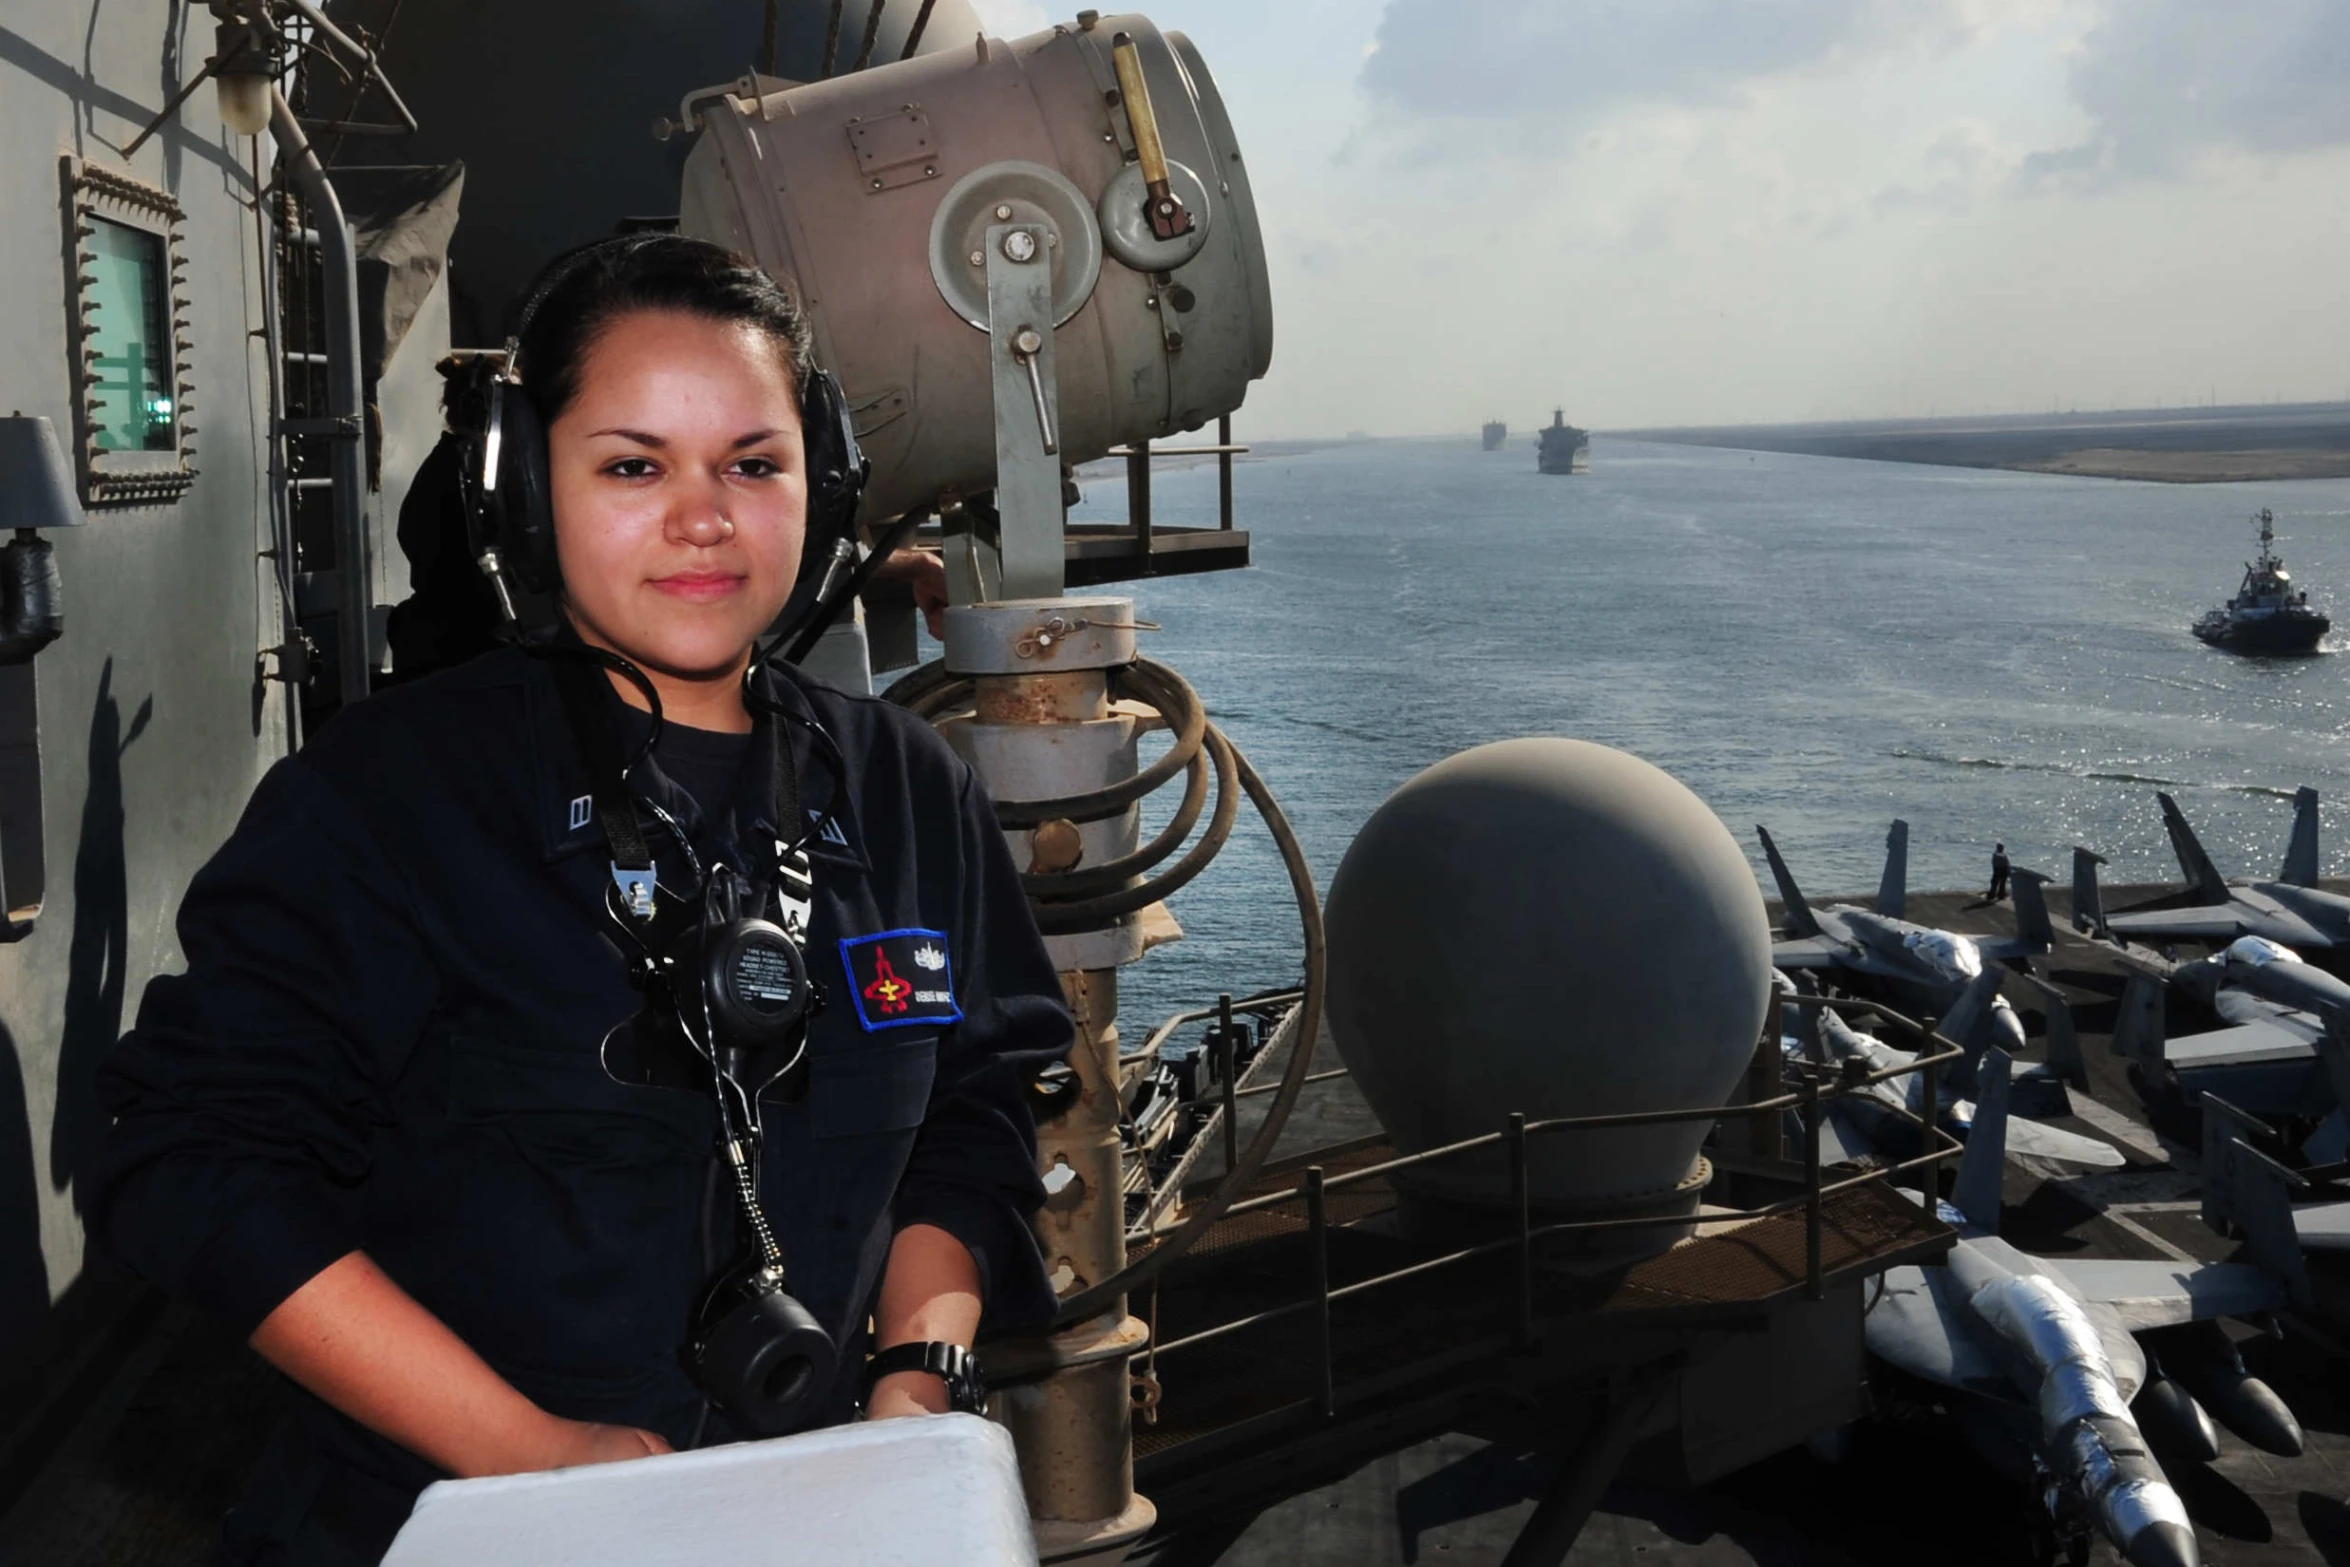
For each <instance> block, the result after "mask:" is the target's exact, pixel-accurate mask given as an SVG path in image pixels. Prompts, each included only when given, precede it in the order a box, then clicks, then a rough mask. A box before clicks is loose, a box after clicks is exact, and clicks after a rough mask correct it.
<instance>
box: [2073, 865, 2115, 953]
mask: <svg viewBox="0 0 2350 1567" xmlns="http://www.w3.org/2000/svg"><path fill="white" fill-rule="evenodd" d="M2104 863H2105V856H2104V855H2102V854H2095V853H2092V852H2090V851H2089V850H2087V849H2084V848H2082V847H2081V846H2080V845H2079V844H2075V845H2073V929H2075V930H2084V931H2087V932H2088V933H2089V934H2090V935H2092V936H2109V935H2111V934H2113V933H2112V932H2111V931H2109V930H2107V929H2106V928H2105V894H2104V892H2103V891H2102V890H2100V889H2099V887H2098V885H2097V867H2098V866H2100V865H2103V864H2104Z"/></svg>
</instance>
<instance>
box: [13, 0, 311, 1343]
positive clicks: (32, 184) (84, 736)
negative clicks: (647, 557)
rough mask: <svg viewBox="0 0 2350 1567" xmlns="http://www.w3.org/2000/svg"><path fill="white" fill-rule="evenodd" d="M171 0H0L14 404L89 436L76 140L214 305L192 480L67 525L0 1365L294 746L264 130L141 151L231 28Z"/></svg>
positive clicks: (181, 129)
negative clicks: (171, 993)
mask: <svg viewBox="0 0 2350 1567" xmlns="http://www.w3.org/2000/svg"><path fill="white" fill-rule="evenodd" d="M189 9H190V8H189V7H187V6H185V5H183V4H173V3H166V0H0V220H4V223H5V227H4V229H0V232H5V233H6V234H7V236H8V239H7V243H6V244H5V245H4V246H0V411H17V410H21V411H23V412H25V413H33V414H46V415H47V416H49V418H50V419H51V420H53V421H54V422H55V424H56V426H57V428H58V431H59V432H60V435H61V437H62V438H64V439H65V440H66V441H67V442H68V443H69V445H70V443H71V441H72V439H73V437H72V435H71V433H70V432H72V431H73V430H74V428H75V426H74V419H73V407H72V403H73V399H74V396H75V391H74V380H73V376H72V368H71V361H70V360H69V358H68V355H69V353H70V352H71V351H72V350H73V349H74V348H76V347H78V341H77V340H75V339H73V338H71V337H69V335H68V331H67V320H68V317H67V310H68V307H69V304H70V301H71V293H70V289H71V282H72V280H71V269H70V267H69V266H68V265H67V261H66V251H67V238H68V235H67V229H68V227H69V225H70V222H71V219H70V217H69V216H68V209H67V208H66V206H65V203H64V198H63V182H62V178H61V175H60V169H59V159H60V156H61V155H64V154H73V155H75V156H78V157H80V158H83V159H85V160H87V161H88V162H90V163H93V164H97V165H101V166H103V167H106V168H110V169H113V170H116V171H117V172H121V173H125V174H129V175H131V176H132V177H134V178H136V179H139V180H141V181H143V182H145V183H146V184H149V185H153V186H159V187H161V188H162V189H164V190H166V191H168V192H170V193H171V194H172V195H174V196H175V197H177V198H178V200H179V202H180V203H181V205H182V206H183V207H184V208H185V209H186V213H187V221H186V224H185V227H184V229H183V246H182V251H183V254H184V255H185V256H186V257H187V261H188V267H187V282H186V292H187V293H188V294H189V296H190V297H191V302H192V304H193V306H194V308H193V310H192V311H191V313H190V314H191V334H190V335H191V336H192V337H193V339H194V349H193V352H192V354H191V355H190V356H189V360H188V362H189V363H190V364H191V365H192V367H193V375H192V377H191V379H192V380H193V381H194V383H195V385H194V392H193V395H192V399H191V401H192V406H193V417H194V422H195V424H196V426H197V430H196V434H195V438H194V458H193V460H194V462H195V465H196V466H197V467H198V468H199V469H200V470H201V473H200V474H199V476H198V477H197V479H196V481H195V485H194V487H193V488H192V489H191V490H189V491H188V493H187V494H186V495H184V496H182V497H181V498H180V499H179V500H177V501H175V502H172V503H170V504H164V505H138V506H111V507H95V508H92V509H91V510H90V512H89V521H88V524H87V526H85V527H82V528H80V529H77V530H73V531H71V532H66V533H61V534H57V535H53V537H54V539H55V542H56V545H57V561H58V567H59V570H60V572H61V573H62V575H63V578H64V586H65V612H66V630H65V635H64V637H63V638H62V639H61V640H60V641H59V642H57V643H56V644H54V645H53V646H51V647H50V648H48V649H47V650H46V651H44V652H43V653H42V654H41V655H40V657H39V660H38V662H37V664H36V666H35V668H36V672H37V681H38V685H39V690H40V703H41V728H42V751H43V775H44V783H45V793H46V805H47V846H48V860H49V896H48V902H47V906H46V908H45V910H44V911H43V913H42V915H41V917H40V920H39V922H38V924H37V926H36V928H35V929H34V931H33V932H32V934H31V935H30V936H29V937H27V938H26V939H25V940H23V941H22V942H19V943H17V944H16V945H13V946H7V947H0V1379H4V1378H5V1376H6V1374H7V1373H8V1372H9V1371H11V1370H14V1369H16V1368H14V1367H13V1366H10V1365H9V1364H8V1363H7V1362H8V1356H9V1354H10V1346H13V1345H21V1344H22V1343H24V1341H25V1338H26V1332H27V1329H28V1327H29V1326H30V1324H31V1323H32V1322H34V1321H37V1320H38V1319H39V1317H40V1316H41V1314H43V1313H44V1312H45V1311H46V1309H47V1307H48V1305H49V1302H50V1300H51V1299H52V1298H53V1297H54V1296H55V1295H57V1294H59V1293H61V1292H62V1291H63V1290H64V1289H65V1288H66V1287H67V1286H68V1285H69V1284H71V1283H72V1282H73V1280H74V1278H75V1277H76V1275H77V1274H78V1273H79V1272H80V1271H81V1268H82V1261H83V1237H82V1229H81V1224H80V1222H79V1219H78V1218H77V1216H76V1210H75V1189H74V1188H75V1185H76V1181H77V1178H78V1176H79V1174H80V1172H81V1170H82V1168H83V1166H84V1164H85V1162H86V1160H87V1158H88V1155H89V1151H90V1148H91V1144H92V1139H93V1135H94V1133H95V1131H96V1129H97V1127H98V1125H99V1123H100V1118H99V1115H98V1110H97V1106H96V1104H95V1100H94V1096H93V1093H92V1089H91V1082H92V1072H93V1069H94V1067H95V1064H96V1062H97V1060H98V1058H99V1057H100V1056H101V1055H103V1054H104V1052H105V1051H106V1049H107V1048H108V1047H109V1046H110V1045H111V1044H112V1043H113V1041H114V1038H115V1036H116V1034H117V1033H118V1032H119V1030H120V1027H121V1024H122V1023H123V1022H124V1021H125V1019H126V1018H127V1017H128V1016H130V1015H131V1014H132V1013H133V1012H135V1010H136V1008H137V1005H138V999H139V995H140V992H141V991H142V989H143V988H144V987H145V984H146V981H147V978H148V976H149V975H151V974H153V973H155V972H156V971H157V970H159V969H164V968H168V967H170V966H172V965H173V964H174V963H175V962H176V961H177V959H178V948H177V942H176V938H175V936H174V933H173V930H172V917H173V915H174V913H175V912H176V910H177V909H178V906H179V901H180V894H181V892H182V890H183V889H184V888H185V886H186V884H187V880H188V877H189V876H190V874H192V873H193V871H194V870H195V869H196V867H197V866H198V865H200V864H202V863H203V861H204V859H205V857H206V856H208V855H209V854H210V853H211V852H212V850H213V849H214V848H215V847H216V846H217V845H218V844H219V842H220V841H221V839H222V838H223V837H224V836H226V834H227V833H228V831H229V829H230V827H231V826H232V825H233V824H234V823H235V821H236V818H237V814H238V812H239V810H240V809H241V808H242V807H243V805H244V803H245V798H246V796H247V795H248V794H249V793H250V791H251V790H252V787H253V785H254V783H255V781H256V780H257V779H258V778H259V776H260V774H261V773H262V771H263V770H264V769H265V768H266V767H267V766H268V765H269V763H270V762H271V761H272V760H274V759H275V758H276V757H278V756H279V755H281V754H282V753H283V752H284V750H285V749H286V745H287V740H288V735H289V722H290V714H289V705H288V701H287V696H286V692H285V689H284V688H283V687H282V686H279V685H276V684H274V683H273V684H270V685H268V686H266V687H264V686H263V685H261V684H259V683H258V681H257V675H258V653H259V650H260V649H261V648H262V647H264V646H268V645H274V644H275V643H276V642H277V641H278V640H279V637H278V634H277V632H276V629H275V628H276V626H277V624H278V613H279V611H278V606H277V603H276V595H275V592H274V589H273V588H272V587H271V585H270V583H269V578H268V573H267V569H266V567H267V563H266V562H265V561H262V560H261V559H259V558H258V551H259V550H260V549H262V548H264V547H266V531H265V530H266V523H265V519H266V515H267V514H266V510H265V507H264V504H263V501H264V495H263V486H264V477H265V475H266V473H267V459H266V454H265V452H264V450H263V436H264V432H265V430H266V425H267V420H268V410H267V394H266V390H265V386H266V383H265V382H264V381H262V380H261V376H262V374H263V355H262V347H261V342H260V340H259V339H258V338H249V337H248V336H247V332H248V330H249V329H251V328H254V327H257V326H259V325H260V323H261V314H260V310H261V297H262V292H261V281H260V277H259V274H258V267H259V265H260V261H259V256H258V253H257V250H256V244H255V231H254V218H253V215H252V213H251V210H250V207H249V205H248V204H249V203H250V201H251V199H252V195H253V178H252V173H251V168H252V164H251V157H252V145H251V143H250V142H245V141H239V140H237V139H235V138H231V137H229V136H228V135H227V134H226V133H225V132H223V131H222V129H221V127H220V122H219V118H218V115H217V112H216V111H215V109H214V107H213V101H212V95H211V93H210V91H209V90H206V91H203V92H200V93H198V94H197V95H196V96H195V97H194V98H192V99H190V100H189V103H188V106H187V108H186V110H185V111H184V112H183V114H182V115H181V117H180V121H179V124H178V126H177V127H176V128H174V129H171V130H168V131H166V132H164V133H163V134H161V135H159V136H157V137H155V138H154V139H152V140H150V141H149V142H148V144H147V145H146V146H144V147H142V148H140V149H139V152H138V154H137V156H136V157H134V158H130V159H127V160H126V159H125V158H123V156H122V155H121V153H120V151H119V149H120V147H121V146H122V145H123V144H124V143H126V142H128V141H129V140H130V138H131V137H132V136H134V135H135V134H137V131H138V128H139V127H140V125H142V124H143V123H144V122H145V121H146V120H147V119H148V118H149V117H150V116H152V115H153V114H154V113H155V112H156V111H157V110H158V109H160V108H161V106H162V105H163V103H164V102H165V101H166V99H167V98H168V97H169V95H170V93H171V91H172V90H173V88H174V87H175V85H176V84H177V82H178V81H179V80H180V79H181V76H182V73H183V71H186V70H192V69H194V68H195V67H196V66H197V65H198V64H200V63H201V62H202V60H203V59H204V57H205V56H206V55H207V54H208V53H209V52H210V50H211V44H212V37H211V19H210V17H209V15H208V14H207V13H205V12H203V11H202V10H201V9H200V8H198V9H197V10H196V20H195V21H194V22H193V23H191V22H190V19H189Z"/></svg>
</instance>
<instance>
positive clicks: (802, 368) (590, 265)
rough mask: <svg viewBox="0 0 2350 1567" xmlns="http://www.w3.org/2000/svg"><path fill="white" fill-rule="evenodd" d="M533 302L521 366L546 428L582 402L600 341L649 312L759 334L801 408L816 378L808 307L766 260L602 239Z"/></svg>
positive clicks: (657, 240)
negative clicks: (787, 375) (584, 375)
mask: <svg viewBox="0 0 2350 1567" xmlns="http://www.w3.org/2000/svg"><path fill="white" fill-rule="evenodd" d="M524 298H525V299H526V300H528V301H529V302H528V303H527V304H525V305H524V306H523V309H522V314H521V318H520V321H519V325H520V326H521V329H522V338H521V352H520V357H519V358H518V360H517V361H516V364H517V368H518V370H519V371H520V373H521V378H522V384H523V386H524V388H525V389H526V390H527V391H528V392H529V394H530V400H531V402H532V403H534V404H535V405H536V406H537V408H538V412H539V417H540V419H541V420H542V421H543V422H544V423H546V424H553V423H554V422H555V420H556V418H557V417H558V416H560V415H561V414H562V412H563V410H564V409H566V408H568V407H570V406H571V400H572V399H573V398H574V397H576V396H577V395H578V394H579V381H580V374H581V372H582V371H583V370H584V369H585V368H586V364H587V356H588V353H589V351H590V350H592V349H593V348H594V347H595V346H596V339H597V338H598V337H600V336H602V335H603V333H604V331H605V330H606V329H607V328H608V327H610V326H611V325H612V323H613V322H615V321H617V320H619V319H620V318H621V317H622V316H626V315H633V314H635V313H636V312H638V311H640V310H673V311H676V312H678V313H680V314H682V315H689V316H699V317H701V318H702V319H703V320H705V321H717V322H722V323H725V324H727V325H730V326H747V327H751V328H753V329H754V330H756V331H758V332H760V333H763V334H764V335H765V336H766V337H767V338H768V340H769V341H771V342H772V343H774V345H775V349H776V352H777V353H778V354H779V355H781V356H782V359H783V364H784V368H785V369H787V370H789V371H790V372H791V382H792V397H793V399H794V401H795V402H796V401H797V399H798V397H799V389H800V386H801V384H802V383H803V382H804V381H805V380H806V379H807V375H808V369H809V365H810V341H811V340H810V336H809V332H808V318H807V316H806V315H805V314H804V313H803V312H802V311H801V309H800V305H799V301H798V300H796V299H794V298H793V297H792V296H791V293H790V292H789V291H788V290H787V289H785V288H784V286H783V285H782V284H780V283H778V282H776V281H775V279H773V278H771V277H769V276H768V275H767V274H766V273H765V272H763V271H761V270H760V269H759V265H758V263H757V262H754V261H752V260H751V259H750V258H749V257H747V256H742V255H737V254H736V253H735V252H733V251H731V250H728V249H727V248H726V247H725V246H723V245H713V244H711V243H710V242H709V241H708V240H704V239H688V238H686V237H684V236H683V235H678V234H639V235H632V236H630V237H629V238H627V239H621V240H603V241H599V242H598V243H596V244H594V245H589V246H586V247H585V248H583V249H580V250H575V251H571V252H569V253H568V254H565V255H562V256H559V257H557V258H556V259H555V260H554V261H552V262H550V263H548V265H547V268H546V270H545V271H543V272H541V273H540V274H539V276H538V279H537V280H536V281H535V282H533V283H532V285H531V291H530V293H529V294H527V295H525V296H524Z"/></svg>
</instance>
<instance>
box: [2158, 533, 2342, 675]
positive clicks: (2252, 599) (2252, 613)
mask: <svg viewBox="0 0 2350 1567" xmlns="http://www.w3.org/2000/svg"><path fill="white" fill-rule="evenodd" d="M2253 521H2255V522H2257V523H2259V524H2260V556H2259V558H2258V559H2257V560H2255V561H2253V562H2252V563H2251V564H2250V565H2248V566H2246V567H2245V568H2244V581H2243V584H2242V585H2241V586H2240V587H2238V588H2237V589H2236V596H2235V597H2234V598H2231V599H2229V600H2228V602H2227V604H2226V606H2225V607H2224V608H2221V609H2215V610H2213V611H2211V612H2210V613H2209V614H2206V615H2203V616H2201V617H2200V618H2198V619H2197V620H2196V622H2195V624H2194V626H2193V628H2192V629H2193V630H2194V633H2195V635H2197V636H2198V637H2201V638H2202V639H2203V640H2204V641H2206V642H2208V643H2210V644H2211V645H2212V646H2213V647H2216V648H2225V649H2226V650H2227V651H2229V652H2231V653H2314V652H2316V651H2317V643H2318V639H2319V638H2320V637H2322V636H2324V635H2325V634H2326V632H2327V631H2328V630H2330V629H2332V626H2333V622H2332V621H2331V620H2329V619H2327V618H2326V616H2325V614H2324V613H2323V612H2322V611H2320V610H2317V609H2313V608H2311V607H2310V603H2309V590H2308V589H2306V588H2300V589H2296V588H2295V587H2294V586H2293V577H2292V573H2290V572H2288V571H2286V570H2285V563H2284V561H2283V560H2281V559H2280V558H2279V557H2278V555H2277V552H2276V517H2275V515H2274V514H2273V513H2272V512H2270V511H2269V509H2268V508H2267V507H2266V506H2263V507H2261V508H2260V510H2259V512H2258V513H2257V514H2255V516H2254V517H2253Z"/></svg>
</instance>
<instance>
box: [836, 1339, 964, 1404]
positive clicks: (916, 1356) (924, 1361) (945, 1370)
mask: <svg viewBox="0 0 2350 1567" xmlns="http://www.w3.org/2000/svg"><path fill="white" fill-rule="evenodd" d="M900 1371H927V1372H929V1373H930V1374H931V1375H932V1376H934V1377H936V1378H938V1379H939V1380H940V1381H941V1382H944V1383H945V1384H946V1385H947V1407H948V1408H950V1409H952V1410H954V1411H955V1412H956V1413H957V1414H964V1415H976V1414H980V1413H983V1412H984V1411H985V1410H986V1408H987V1384H986V1382H985V1381H983V1380H982V1379H981V1376H980V1371H979V1357H978V1356H977V1355H974V1354H972V1353H971V1351H969V1350H967V1349H965V1348H964V1347H963V1346H962V1345H960V1344H948V1343H945V1342H943V1341H941V1340H938V1339H930V1340H927V1341H924V1342H921V1343H914V1344H892V1345H891V1346H890V1347H889V1348H887V1349H885V1350H882V1351H880V1352H879V1353H878V1354H876V1355H875V1356H874V1357H873V1358H872V1359H871V1360H868V1361H867V1362H865V1387H864V1393H863V1396H862V1397H860V1398H859V1399H858V1401H857V1402H858V1403H859V1404H860V1405H865V1404H870V1403H872V1402H873V1385H874V1384H875V1383H876V1382H879V1381H880V1380H881V1379H882V1378H883V1377H886V1376H891V1375H893V1374H895V1373H897V1372H900Z"/></svg>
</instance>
